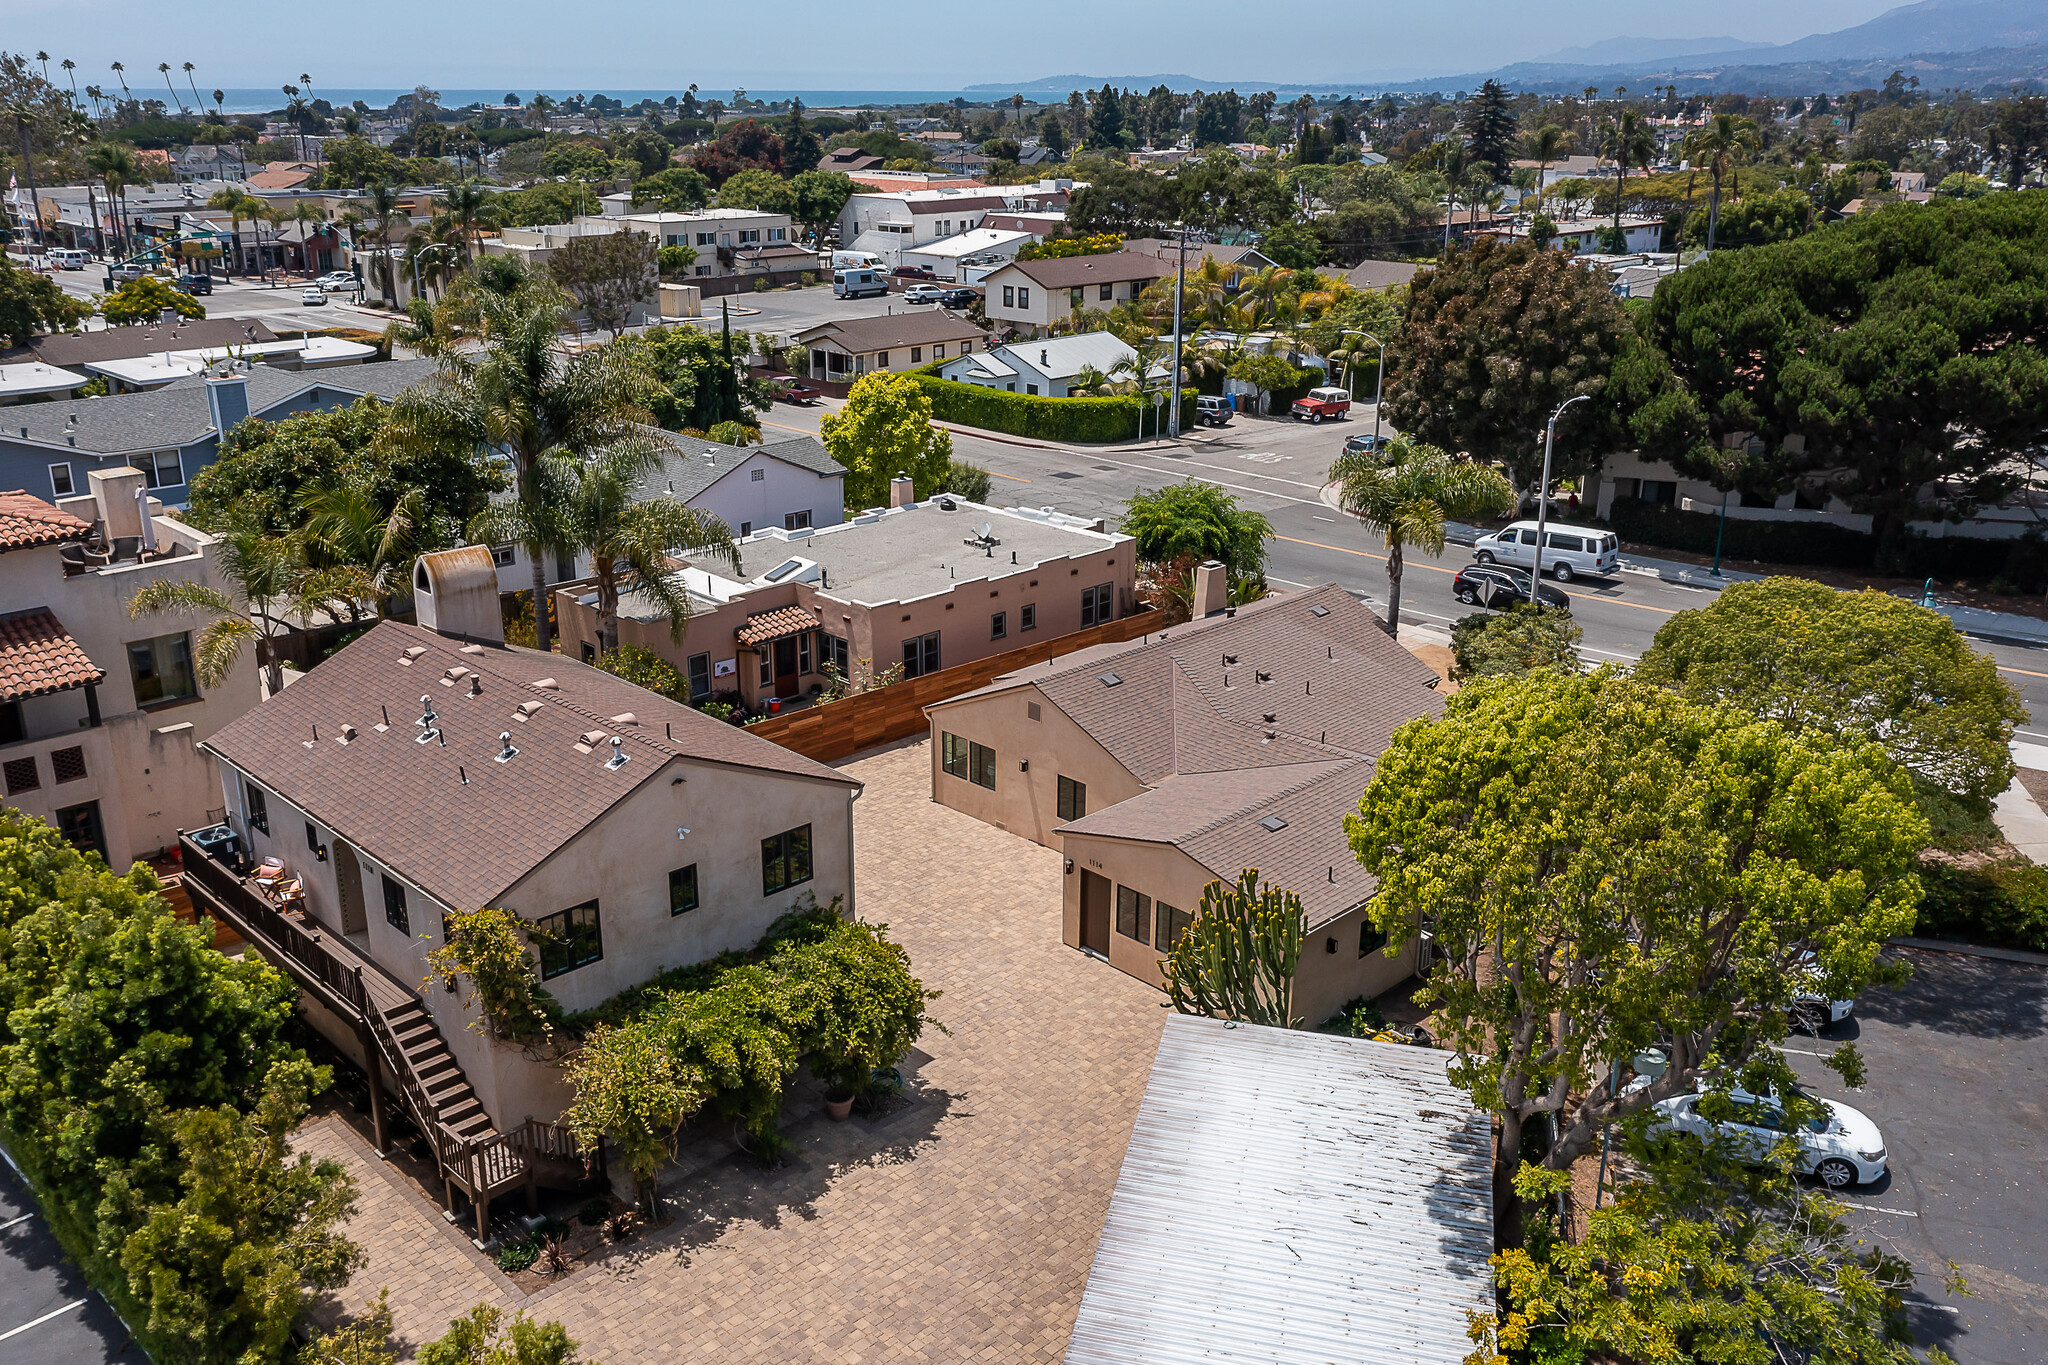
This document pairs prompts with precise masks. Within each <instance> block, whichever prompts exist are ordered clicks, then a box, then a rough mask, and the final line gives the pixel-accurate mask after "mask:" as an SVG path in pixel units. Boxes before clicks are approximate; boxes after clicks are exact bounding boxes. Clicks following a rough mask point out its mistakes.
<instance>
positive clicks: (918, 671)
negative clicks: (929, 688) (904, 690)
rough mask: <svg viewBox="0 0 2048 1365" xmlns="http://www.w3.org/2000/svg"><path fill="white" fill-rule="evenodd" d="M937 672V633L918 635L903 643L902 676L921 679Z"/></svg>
mask: <svg viewBox="0 0 2048 1365" xmlns="http://www.w3.org/2000/svg"><path fill="white" fill-rule="evenodd" d="M938 671H939V633H938V632H937V631H933V632H932V633H931V634H929V635H919V636H916V637H914V638H912V639H909V640H905V641H904V642H903V676H904V677H906V678H922V677H923V676H924V675H925V674H927V673H936V672H938Z"/></svg>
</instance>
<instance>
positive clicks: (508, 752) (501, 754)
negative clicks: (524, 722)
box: [496, 730, 519, 763]
mask: <svg viewBox="0 0 2048 1365" xmlns="http://www.w3.org/2000/svg"><path fill="white" fill-rule="evenodd" d="M517 757H519V751H518V750H517V749H515V748H513V747H512V732H511V731H510V730H501V731H499V732H498V757H497V760H496V761H497V762H499V763H510V762H511V761H512V760H513V759H515V758H517Z"/></svg>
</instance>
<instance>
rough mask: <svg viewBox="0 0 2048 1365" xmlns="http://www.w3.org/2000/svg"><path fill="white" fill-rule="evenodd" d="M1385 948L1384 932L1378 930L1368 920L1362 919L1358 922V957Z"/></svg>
mask: <svg viewBox="0 0 2048 1365" xmlns="http://www.w3.org/2000/svg"><path fill="white" fill-rule="evenodd" d="M1386 946H1387V931H1386V930H1384V929H1382V928H1380V927H1379V926H1378V925H1377V924H1374V923H1373V922H1372V920H1370V919H1363V920H1360V921H1359V923H1358V955H1359V956H1360V957H1364V956H1365V955H1366V954H1367V953H1370V952H1373V951H1375V950H1376V949H1380V948H1384V947H1386Z"/></svg>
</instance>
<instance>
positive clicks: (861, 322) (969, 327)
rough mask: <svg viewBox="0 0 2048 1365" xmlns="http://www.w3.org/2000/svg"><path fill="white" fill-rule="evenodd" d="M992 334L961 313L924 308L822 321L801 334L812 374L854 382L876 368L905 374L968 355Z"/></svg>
mask: <svg viewBox="0 0 2048 1365" xmlns="http://www.w3.org/2000/svg"><path fill="white" fill-rule="evenodd" d="M987 335H988V334H987V333H985V332H983V331H982V329H981V328H979V327H977V326H975V324H974V323H972V322H970V321H969V320H968V319H967V318H966V317H964V316H963V315H961V314H959V313H951V312H948V311H946V310H945V309H943V308H923V309H918V310H916V311H914V312H903V313H888V314H885V315H883V316H882V317H878V318H847V319H845V320H844V321H838V322H825V323H820V324H819V325H818V326H816V327H811V328H806V329H805V330H804V331H801V332H798V333H797V334H796V338H795V339H796V342H797V344H798V345H799V346H802V347H803V348H804V352H805V354H806V355H807V356H808V357H809V360H810V377H811V378H813V379H825V380H832V381H837V382H842V383H850V382H852V381H853V380H855V379H858V378H859V377H860V376H862V375H864V374H869V373H872V372H874V371H876V370H895V371H897V372H899V373H901V372H903V371H906V370H914V369H917V368H918V367H920V366H922V365H926V364H929V363H930V362H932V361H934V360H946V359H950V358H951V357H953V356H960V355H966V354H968V353H969V352H971V351H974V350H978V349H979V348H980V347H982V346H983V345H985V344H986V342H987Z"/></svg>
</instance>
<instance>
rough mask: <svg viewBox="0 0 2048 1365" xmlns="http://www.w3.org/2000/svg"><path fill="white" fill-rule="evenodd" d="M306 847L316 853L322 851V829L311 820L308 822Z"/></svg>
mask: <svg viewBox="0 0 2048 1365" xmlns="http://www.w3.org/2000/svg"><path fill="white" fill-rule="evenodd" d="M306 847H307V849H309V850H310V851H312V852H314V853H318V852H319V851H320V831H319V829H318V828H317V827H316V826H315V825H314V824H313V822H312V821H311V820H308V821H307V822H306Z"/></svg>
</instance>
